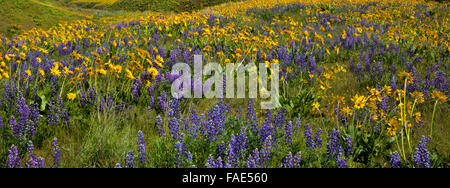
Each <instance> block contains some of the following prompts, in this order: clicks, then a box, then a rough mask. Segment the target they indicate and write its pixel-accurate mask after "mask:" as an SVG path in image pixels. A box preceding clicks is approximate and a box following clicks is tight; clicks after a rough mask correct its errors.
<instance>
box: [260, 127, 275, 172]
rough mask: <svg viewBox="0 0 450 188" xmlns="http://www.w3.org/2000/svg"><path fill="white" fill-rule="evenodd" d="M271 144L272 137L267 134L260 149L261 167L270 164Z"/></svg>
mask: <svg viewBox="0 0 450 188" xmlns="http://www.w3.org/2000/svg"><path fill="white" fill-rule="evenodd" d="M272 144H273V139H272V135H269V136H268V137H267V138H266V139H265V140H264V144H263V147H262V149H261V153H260V155H261V167H262V168H267V167H269V165H270V160H271V156H272V154H271V151H272Z"/></svg>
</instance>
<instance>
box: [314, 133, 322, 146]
mask: <svg viewBox="0 0 450 188" xmlns="http://www.w3.org/2000/svg"><path fill="white" fill-rule="evenodd" d="M322 133H323V132H322V129H318V130H317V131H316V136H315V137H314V144H315V147H316V148H320V147H322V139H321V138H320V135H321V134H322Z"/></svg>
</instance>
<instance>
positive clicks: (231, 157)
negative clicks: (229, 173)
mask: <svg viewBox="0 0 450 188" xmlns="http://www.w3.org/2000/svg"><path fill="white" fill-rule="evenodd" d="M231 137H232V138H231V139H235V137H234V136H233V135H232V136H231ZM230 142H232V141H230ZM234 150H235V148H234V147H233V146H232V145H231V144H228V148H227V163H226V167H227V168H236V167H237V158H236V152H235V151H234Z"/></svg>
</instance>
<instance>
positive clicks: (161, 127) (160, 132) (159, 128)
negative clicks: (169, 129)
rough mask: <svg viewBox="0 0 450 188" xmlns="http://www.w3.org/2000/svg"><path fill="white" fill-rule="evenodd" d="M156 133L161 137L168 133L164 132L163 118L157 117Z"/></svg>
mask: <svg viewBox="0 0 450 188" xmlns="http://www.w3.org/2000/svg"><path fill="white" fill-rule="evenodd" d="M155 126H156V131H157V132H158V135H159V136H160V137H162V136H164V135H165V134H166V133H165V132H164V124H163V121H162V118H161V116H157V117H156V119H155Z"/></svg>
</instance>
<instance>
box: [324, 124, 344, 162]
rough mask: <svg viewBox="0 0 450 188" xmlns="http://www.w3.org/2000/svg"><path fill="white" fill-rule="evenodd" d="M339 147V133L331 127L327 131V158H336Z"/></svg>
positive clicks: (339, 150)
mask: <svg viewBox="0 0 450 188" xmlns="http://www.w3.org/2000/svg"><path fill="white" fill-rule="evenodd" d="M340 152H342V149H341V134H340V133H339V131H338V130H336V129H333V130H331V131H330V132H329V133H328V145H327V158H334V159H337V158H338V157H339V156H338V155H339V153H340Z"/></svg>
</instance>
